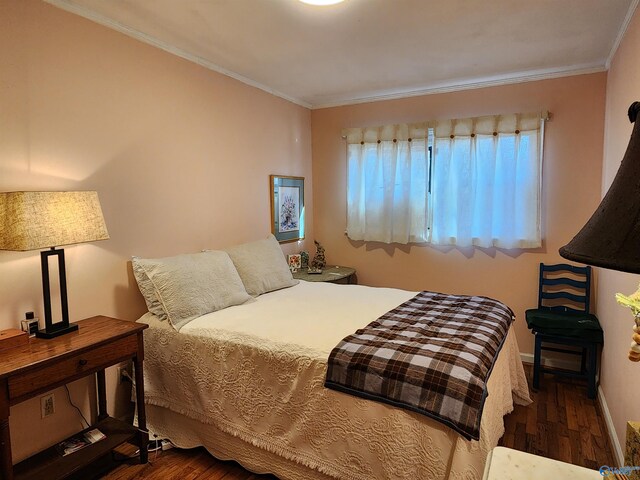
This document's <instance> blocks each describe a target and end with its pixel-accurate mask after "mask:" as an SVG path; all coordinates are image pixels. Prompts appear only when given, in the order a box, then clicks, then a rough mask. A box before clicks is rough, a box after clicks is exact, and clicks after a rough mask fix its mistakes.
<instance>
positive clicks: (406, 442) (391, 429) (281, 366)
mask: <svg viewBox="0 0 640 480" xmlns="http://www.w3.org/2000/svg"><path fill="white" fill-rule="evenodd" d="M415 294H416V292H409V291H403V290H397V289H387V288H373V287H365V286H358V285H334V284H329V283H315V282H304V281H303V282H300V283H299V284H298V285H296V286H294V287H291V288H287V289H283V290H279V291H276V292H271V293H268V294H265V295H261V296H260V297H258V298H257V299H255V300H253V301H250V302H248V303H246V304H243V305H239V306H234V307H229V308H226V309H224V310H221V311H218V312H214V313H211V314H208V315H204V316H202V317H200V318H198V319H196V320H193V321H192V322H190V323H189V324H187V325H186V326H184V327H183V328H182V330H181V331H180V333H177V332H176V331H175V330H173V328H172V327H171V326H169V325H168V324H167V323H166V322H160V321H159V320H158V319H157V318H156V317H154V316H153V315H152V314H146V315H144V316H143V317H142V318H141V319H140V320H139V321H141V322H145V323H147V324H149V326H150V328H149V329H147V330H146V331H145V334H144V342H145V360H144V368H145V372H144V374H145V402H146V404H147V425H148V427H149V429H150V430H151V431H152V432H154V433H156V434H158V435H160V436H162V437H167V438H169V439H171V440H172V441H173V442H174V443H175V444H176V445H177V446H180V447H184V448H189V447H194V446H198V445H203V446H205V447H206V448H207V449H208V450H209V451H210V452H212V453H213V454H214V455H216V456H218V457H221V458H225V459H229V458H230V459H234V460H237V461H239V462H240V463H241V464H243V465H244V466H245V467H246V468H247V469H249V470H252V471H255V472H259V473H266V472H270V473H274V474H275V475H277V476H279V477H280V478H283V479H288V478H290V479H301V478H344V479H354V480H364V479H367V480H368V479H385V478H386V479H398V478H429V479H445V478H451V479H457V478H460V479H463V478H464V479H480V478H481V476H482V471H483V468H484V463H485V460H486V457H487V454H488V452H489V451H490V450H491V449H492V448H493V447H495V446H496V445H497V443H498V440H499V438H500V437H501V436H502V435H503V433H504V422H503V416H504V415H506V414H507V413H509V412H511V411H512V410H513V406H514V403H518V404H527V403H529V402H530V399H529V392H528V387H527V382H526V378H525V375H524V370H523V368H522V363H521V361H520V357H519V351H518V348H517V343H516V340H515V334H514V332H513V328H512V329H511V330H510V332H509V334H508V336H507V340H506V341H505V344H504V346H503V348H502V350H501V352H500V354H499V356H498V359H497V361H496V364H495V367H494V369H493V372H492V374H491V377H490V378H489V382H488V391H489V396H488V398H487V401H486V403H485V407H484V413H483V417H482V423H481V427H480V440H479V441H469V440H464V439H463V438H462V437H460V435H458V434H457V433H455V432H454V431H453V430H451V429H450V428H448V427H446V426H444V425H442V424H440V423H438V422H436V421H435V420H432V419H430V418H427V417H424V416H423V415H420V414H418V413H414V412H410V411H405V410H402V409H399V408H397V407H393V406H390V405H386V404H381V403H376V402H372V401H370V400H365V399H361V398H356V397H352V396H350V395H347V394H344V393H341V392H337V391H333V390H329V389H326V388H325V387H324V386H323V384H324V380H325V375H326V368H327V358H328V356H329V353H330V352H331V350H332V349H333V347H335V346H336V344H337V343H338V342H339V341H340V340H341V339H342V338H343V337H345V336H346V335H348V334H350V333H353V332H354V331H355V330H357V329H358V328H360V327H363V326H365V325H367V324H368V323H369V322H371V321H373V320H375V319H377V318H378V317H379V316H381V315H383V314H384V313H386V312H387V311H389V310H391V309H393V308H394V307H396V306H398V305H399V304H401V303H402V302H404V301H406V300H408V299H409V298H411V297H413V296H414V295H415Z"/></svg>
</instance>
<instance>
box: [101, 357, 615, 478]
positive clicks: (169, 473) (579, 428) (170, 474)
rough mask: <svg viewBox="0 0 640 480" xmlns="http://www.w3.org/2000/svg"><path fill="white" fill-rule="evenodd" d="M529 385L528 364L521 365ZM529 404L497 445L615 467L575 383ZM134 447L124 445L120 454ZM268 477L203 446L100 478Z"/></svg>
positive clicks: (591, 407) (557, 386)
mask: <svg viewBox="0 0 640 480" xmlns="http://www.w3.org/2000/svg"><path fill="white" fill-rule="evenodd" d="M525 371H526V372H527V377H528V378H529V385H531V366H530V365H525ZM532 397H533V403H532V404H531V405H529V406H527V407H520V406H516V408H515V410H514V411H513V413H511V414H510V415H508V416H507V417H505V427H506V432H505V434H504V436H503V438H502V439H501V440H500V445H503V446H505V447H510V448H514V449H517V450H522V451H525V452H529V453H533V454H536V455H542V456H545V457H549V458H553V459H556V460H560V461H563V462H568V463H573V464H575V465H581V466H584V467H587V468H591V469H596V470H597V469H598V468H600V466H602V465H616V461H615V460H614V458H615V457H614V455H613V450H612V448H611V445H610V444H609V437H608V434H607V430H606V427H605V423H604V418H603V415H602V412H601V411H600V408H599V406H598V403H597V400H589V399H588V398H587V390H586V386H585V385H584V384H582V383H580V382H578V381H575V380H570V379H563V378H559V377H553V376H550V375H545V376H544V377H543V378H542V379H541V388H540V391H538V392H532ZM134 451H135V449H134V448H133V447H132V446H128V447H125V450H123V453H124V454H127V455H131V454H133V453H134ZM275 478H276V477H274V476H272V475H256V474H253V473H251V472H249V471H247V470H245V469H244V468H242V467H241V466H240V465H238V464H237V463H235V462H223V461H220V460H216V459H215V458H213V457H212V456H211V455H209V454H208V453H207V452H206V451H205V450H204V449H203V448H196V449H193V450H180V449H172V450H167V451H164V452H158V454H156V453H153V452H152V453H150V454H149V463H148V464H146V465H136V464H133V465H127V464H123V465H121V466H119V467H118V468H116V469H115V470H112V471H111V473H109V474H108V475H106V476H105V477H103V479H105V480H140V479H179V480H204V479H207V480H218V479H224V480H274V479H275Z"/></svg>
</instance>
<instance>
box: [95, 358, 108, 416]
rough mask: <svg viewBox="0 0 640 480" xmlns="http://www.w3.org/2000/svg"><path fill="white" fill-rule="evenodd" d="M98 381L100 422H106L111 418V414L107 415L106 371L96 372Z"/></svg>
mask: <svg viewBox="0 0 640 480" xmlns="http://www.w3.org/2000/svg"><path fill="white" fill-rule="evenodd" d="M96 379H97V388H98V420H104V419H105V418H107V417H108V416H109V414H107V387H106V382H105V374H104V370H98V371H97V372H96Z"/></svg>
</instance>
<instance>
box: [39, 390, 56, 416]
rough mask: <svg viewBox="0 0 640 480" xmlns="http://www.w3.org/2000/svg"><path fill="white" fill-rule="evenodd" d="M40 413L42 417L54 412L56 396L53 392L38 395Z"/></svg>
mask: <svg viewBox="0 0 640 480" xmlns="http://www.w3.org/2000/svg"><path fill="white" fill-rule="evenodd" d="M40 413H41V415H42V418H44V417H48V416H49V415H53V414H54V413H56V397H55V396H54V394H53V393H50V394H48V395H45V396H43V397H40Z"/></svg>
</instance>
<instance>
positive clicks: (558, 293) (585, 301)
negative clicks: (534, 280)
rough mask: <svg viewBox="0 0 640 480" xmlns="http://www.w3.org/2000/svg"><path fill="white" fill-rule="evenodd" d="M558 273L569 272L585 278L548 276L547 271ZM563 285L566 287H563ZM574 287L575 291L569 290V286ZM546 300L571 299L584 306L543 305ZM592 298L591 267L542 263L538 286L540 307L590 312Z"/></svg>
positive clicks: (553, 309)
mask: <svg viewBox="0 0 640 480" xmlns="http://www.w3.org/2000/svg"><path fill="white" fill-rule="evenodd" d="M549 272H551V273H554V274H556V273H558V272H560V273H561V274H562V273H564V272H569V273H571V274H573V275H576V276H583V277H584V280H576V279H574V278H569V277H562V276H561V277H558V276H553V277H551V278H548V277H547V276H546V275H545V274H546V273H549ZM548 287H555V288H552V289H551V290H552V291H548V290H549V288H548ZM562 287H565V289H563V288H562ZM570 287H571V288H573V292H571V291H567V289H569V288H570ZM544 300H569V301H571V302H573V303H575V304H579V305H582V308H577V305H576V307H573V306H567V305H557V306H546V305H543V301H544ZM590 300H591V267H589V266H585V267H578V266H575V265H568V264H556V265H545V264H544V263H541V264H540V280H539V287H538V308H545V309H548V310H552V311H570V312H581V313H582V312H584V313H589V307H590Z"/></svg>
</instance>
